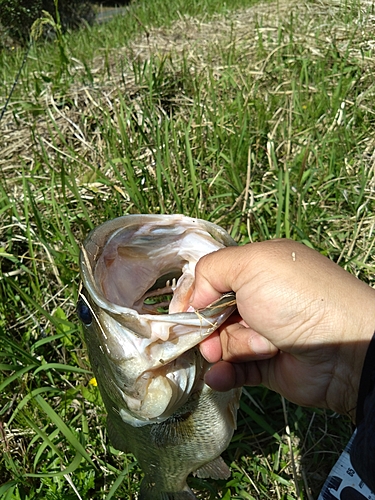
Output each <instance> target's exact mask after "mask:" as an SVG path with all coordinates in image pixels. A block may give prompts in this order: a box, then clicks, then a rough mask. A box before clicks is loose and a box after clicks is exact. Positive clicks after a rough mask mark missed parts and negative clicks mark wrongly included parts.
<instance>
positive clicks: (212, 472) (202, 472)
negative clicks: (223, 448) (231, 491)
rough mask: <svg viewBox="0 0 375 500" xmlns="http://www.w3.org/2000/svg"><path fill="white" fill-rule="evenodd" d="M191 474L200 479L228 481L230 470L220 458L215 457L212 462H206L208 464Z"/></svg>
mask: <svg viewBox="0 0 375 500" xmlns="http://www.w3.org/2000/svg"><path fill="white" fill-rule="evenodd" d="M193 474H194V476H198V477H200V478H207V477H210V478H211V479H228V477H229V476H230V470H229V467H228V466H227V464H226V463H225V462H224V460H223V459H222V458H221V457H217V458H215V460H212V462H208V464H205V465H203V466H202V467H200V468H199V469H197V470H196V471H195V472H194V473H193Z"/></svg>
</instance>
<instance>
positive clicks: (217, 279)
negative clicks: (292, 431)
mask: <svg viewBox="0 0 375 500" xmlns="http://www.w3.org/2000/svg"><path fill="white" fill-rule="evenodd" d="M238 248H239V247H229V248H222V249H220V250H217V251H216V252H212V253H209V254H207V255H205V256H204V257H202V258H201V259H200V260H199V262H198V264H197V265H196V267H195V284H194V292H193V294H192V296H191V299H190V304H191V305H192V306H193V307H194V308H195V309H201V308H203V307H206V306H208V305H209V304H211V303H212V302H214V301H215V300H217V299H218V298H220V297H221V295H222V294H223V293H226V292H231V291H233V289H232V287H231V284H230V283H231V278H232V273H231V267H232V261H233V259H234V258H235V254H234V253H233V250H237V251H238Z"/></svg>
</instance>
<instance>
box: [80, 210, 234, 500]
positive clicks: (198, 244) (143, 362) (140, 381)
mask: <svg viewBox="0 0 375 500" xmlns="http://www.w3.org/2000/svg"><path fill="white" fill-rule="evenodd" d="M233 245H236V243H235V241H234V240H233V239H232V238H231V237H230V236H229V234H228V233H227V232H226V231H225V230H224V229H223V228H221V227H220V226H217V225H215V224H213V223H211V222H208V221H205V220H200V219H196V218H191V217H187V216H184V215H180V214H174V215H159V214H156V215H153V214H134V215H124V216H122V217H118V218H116V219H113V220H110V221H107V222H105V223H103V224H102V225H100V226H98V227H97V228H96V229H94V230H93V231H92V232H91V233H90V234H89V235H88V236H87V238H86V240H85V241H84V243H83V246H82V247H81V252H80V273H81V280H82V288H81V291H80V294H79V300H78V305H77V311H78V316H79V318H80V320H81V322H82V324H83V330H84V335H85V342H86V345H87V350H88V355H89V359H90V363H91V367H92V370H93V372H94V376H95V378H96V381H97V384H98V387H99V390H100V393H101V396H102V399H103V402H104V405H105V408H106V411H107V430H108V436H109V439H110V441H111V442H112V444H113V446H114V447H115V448H117V449H119V450H122V451H124V452H127V453H128V452H131V453H132V454H133V455H134V456H135V457H136V459H137V461H138V463H139V465H140V467H141V469H142V471H143V473H144V477H143V479H142V482H141V485H140V492H139V497H138V498H139V499H140V500H151V499H152V500H191V499H195V498H196V496H195V495H194V493H193V492H192V490H191V489H190V488H189V486H188V484H187V477H188V475H189V474H191V473H194V474H195V475H197V476H198V477H201V478H207V477H211V478H213V479H227V478H228V477H229V476H230V470H229V467H228V466H227V465H226V463H225V462H224V460H223V459H222V457H221V453H222V452H223V451H224V450H225V449H226V448H227V447H228V445H229V443H230V441H231V438H232V436H233V433H234V430H235V429H236V420H237V410H238V407H239V399H240V395H241V389H237V388H235V389H232V390H230V391H227V392H216V391H213V390H212V389H211V388H210V387H209V386H208V385H206V384H205V382H204V376H205V373H206V372H207V370H208V369H209V367H210V365H209V363H208V362H207V361H206V360H205V359H204V358H203V357H202V355H201V354H200V351H199V347H198V345H199V343H200V342H201V341H202V340H203V339H205V338H207V337H208V336H209V335H211V334H212V332H214V331H215V330H216V329H217V328H218V327H219V326H220V325H221V324H222V323H223V322H224V321H225V320H226V319H227V318H228V317H229V316H230V315H231V314H232V313H233V312H234V311H235V310H236V301H235V295H234V294H233V293H227V294H224V295H223V296H222V297H221V298H219V299H218V300H217V301H216V302H214V303H212V304H210V305H209V306H208V307H206V308H204V309H200V310H194V309H193V308H192V307H191V305H190V297H191V294H192V292H193V290H194V276H195V266H196V264H197V262H198V260H199V259H200V258H201V257H202V256H204V255H206V254H208V253H211V252H214V251H216V250H218V249H220V248H224V247H227V246H233Z"/></svg>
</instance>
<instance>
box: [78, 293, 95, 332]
mask: <svg viewBox="0 0 375 500" xmlns="http://www.w3.org/2000/svg"><path fill="white" fill-rule="evenodd" d="M77 314H78V317H79V319H80V320H81V321H82V323H83V324H84V325H86V326H90V325H91V323H92V314H91V311H90V308H89V306H88V305H87V304H86V302H84V300H82V299H79V300H78V303H77Z"/></svg>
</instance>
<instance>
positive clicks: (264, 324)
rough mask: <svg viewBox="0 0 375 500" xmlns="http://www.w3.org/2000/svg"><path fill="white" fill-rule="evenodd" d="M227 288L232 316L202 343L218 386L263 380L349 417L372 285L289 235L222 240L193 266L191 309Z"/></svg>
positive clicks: (210, 380) (372, 314)
mask: <svg viewBox="0 0 375 500" xmlns="http://www.w3.org/2000/svg"><path fill="white" fill-rule="evenodd" d="M228 291H234V292H235V293H236V298H237V307H238V313H239V314H238V315H237V316H231V317H230V318H229V320H228V321H227V322H226V323H225V324H224V325H223V326H222V327H221V328H220V329H219V330H217V331H216V332H215V333H214V334H213V335H211V337H209V338H208V339H206V340H205V341H203V342H202V343H201V345H200V349H201V352H202V354H203V356H204V357H205V358H206V359H207V360H208V361H209V362H210V363H213V366H212V368H211V369H210V371H209V372H208V373H207V375H206V383H207V384H208V385H210V386H211V387H212V388H213V389H215V390H218V391H226V390H229V389H231V388H233V387H240V386H242V385H250V386H253V385H259V384H264V385H265V386H267V387H269V388H270V389H272V390H274V391H276V392H278V393H280V394H281V395H283V396H284V397H285V398H287V399H289V400H290V401H292V402H294V403H297V404H299V405H302V406H315V407H322V408H329V409H331V410H333V411H336V412H338V413H343V414H348V415H349V416H350V417H351V418H352V420H353V421H355V408H356V404H357V396H358V388H359V383H360V377H361V372H362V367H363V362H364V358H365V355H366V351H367V348H368V345H369V342H370V340H371V337H372V335H373V333H374V330H375V290H374V289H372V288H371V287H369V286H368V285H366V284H365V283H363V282H361V281H360V280H358V279H357V278H356V277H354V276H353V275H351V274H349V273H348V272H346V271H345V270H344V269H342V268H341V267H339V266H338V265H336V264H335V263H333V262H332V261H331V260H329V259H328V258H326V257H324V256H322V255H321V254H319V253H318V252H316V251H314V250H311V249H310V248H308V247H306V246H305V245H303V244H300V243H297V242H295V241H290V240H286V239H284V240H270V241H265V242H261V243H252V244H249V245H245V246H242V247H230V248H225V249H222V250H218V251H217V252H214V253H211V254H209V255H206V256H205V257H203V258H202V259H201V260H200V261H199V262H198V265H197V267H196V281H195V291H194V293H193V296H192V298H191V305H192V306H193V307H194V308H202V307H205V306H207V305H208V304H210V303H211V302H213V301H214V300H216V299H217V298H219V297H220V296H221V294H222V293H224V292H228Z"/></svg>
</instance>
